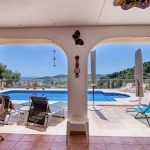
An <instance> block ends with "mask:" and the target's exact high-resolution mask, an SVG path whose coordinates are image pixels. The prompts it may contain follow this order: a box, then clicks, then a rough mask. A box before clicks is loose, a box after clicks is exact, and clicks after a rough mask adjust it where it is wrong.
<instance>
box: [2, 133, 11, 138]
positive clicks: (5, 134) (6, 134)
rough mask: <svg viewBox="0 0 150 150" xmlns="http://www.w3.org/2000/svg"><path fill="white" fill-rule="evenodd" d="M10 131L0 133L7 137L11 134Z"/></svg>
mask: <svg viewBox="0 0 150 150" xmlns="http://www.w3.org/2000/svg"><path fill="white" fill-rule="evenodd" d="M11 134H12V133H1V134H0V135H1V136H3V137H4V138H6V137H8V136H9V135H11Z"/></svg>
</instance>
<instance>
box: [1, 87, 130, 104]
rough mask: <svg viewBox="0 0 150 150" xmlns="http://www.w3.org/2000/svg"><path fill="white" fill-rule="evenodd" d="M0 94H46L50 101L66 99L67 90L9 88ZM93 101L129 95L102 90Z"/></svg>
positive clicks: (21, 97) (22, 96)
mask: <svg viewBox="0 0 150 150" xmlns="http://www.w3.org/2000/svg"><path fill="white" fill-rule="evenodd" d="M0 94H6V95H9V96H10V97H11V100H29V97H30V96H32V95H36V96H46V97H47V98H48V99H49V100H50V101H67V97H68V92H67V91H50V90H49V91H47V90H10V91H5V92H0ZM94 97H95V98H94V99H95V101H105V102H110V101H111V102H112V101H116V100H115V98H128V97H130V96H129V95H126V94H121V93H107V92H102V91H95V92H94ZM92 100H93V92H92V91H88V101H92Z"/></svg>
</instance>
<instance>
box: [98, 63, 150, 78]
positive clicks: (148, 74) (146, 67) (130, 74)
mask: <svg viewBox="0 0 150 150" xmlns="http://www.w3.org/2000/svg"><path fill="white" fill-rule="evenodd" d="M143 78H144V79H150V62H144V63H143ZM101 79H134V67H132V68H127V69H124V70H122V71H119V72H114V73H112V74H108V75H106V76H103V77H101Z"/></svg>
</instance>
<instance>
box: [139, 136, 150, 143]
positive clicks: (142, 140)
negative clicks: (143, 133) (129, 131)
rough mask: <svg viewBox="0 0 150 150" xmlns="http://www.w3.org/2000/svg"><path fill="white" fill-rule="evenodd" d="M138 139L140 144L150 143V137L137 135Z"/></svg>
mask: <svg viewBox="0 0 150 150" xmlns="http://www.w3.org/2000/svg"><path fill="white" fill-rule="evenodd" d="M136 140H137V141H138V142H139V143H140V144H150V137H137V138H136Z"/></svg>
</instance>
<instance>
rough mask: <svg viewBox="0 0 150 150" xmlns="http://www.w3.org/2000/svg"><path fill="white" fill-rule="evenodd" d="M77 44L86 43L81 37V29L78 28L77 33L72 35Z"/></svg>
mask: <svg viewBox="0 0 150 150" xmlns="http://www.w3.org/2000/svg"><path fill="white" fill-rule="evenodd" d="M72 37H73V39H74V41H75V44H76V45H84V41H83V40H82V39H80V31H79V30H76V31H75V33H74V34H73V35H72Z"/></svg>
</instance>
